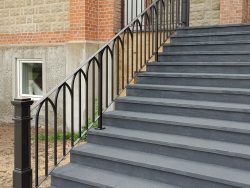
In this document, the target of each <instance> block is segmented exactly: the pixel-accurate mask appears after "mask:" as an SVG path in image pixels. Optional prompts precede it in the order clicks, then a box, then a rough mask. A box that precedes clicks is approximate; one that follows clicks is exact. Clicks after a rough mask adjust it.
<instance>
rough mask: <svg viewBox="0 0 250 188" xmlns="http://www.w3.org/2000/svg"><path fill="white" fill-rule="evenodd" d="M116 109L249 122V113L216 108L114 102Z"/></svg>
mask: <svg viewBox="0 0 250 188" xmlns="http://www.w3.org/2000/svg"><path fill="white" fill-rule="evenodd" d="M116 109H117V110H125V111H134V112H148V113H156V114H169V115H182V116H192V117H201V118H211V119H213V118H214V119H221V120H229V121H230V120H231V121H244V122H250V113H242V112H230V111H219V110H216V109H213V110H209V109H199V108H193V107H182V106H170V105H164V106H163V105H151V104H139V103H127V102H120V101H119V102H116Z"/></svg>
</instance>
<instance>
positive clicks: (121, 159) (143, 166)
mask: <svg viewBox="0 0 250 188" xmlns="http://www.w3.org/2000/svg"><path fill="white" fill-rule="evenodd" d="M71 161H72V162H73V163H78V164H81V165H90V166H92V167H98V168H101V169H105V170H112V171H113V172H117V173H124V174H129V175H131V176H137V177H143V178H146V179H154V181H159V182H163V183H168V184H174V185H177V186H181V187H186V188H194V187H202V188H211V187H213V188H218V187H219V188H225V187H227V188H228V187H250V172H249V171H244V170H239V169H233V168H228V167H223V166H217V165H211V164H205V163H201V162H194V161H189V160H183V159H179V158H172V157H167V156H163V155H156V154H151V153H145V152H139V151H132V150H127V149H121V148H116V147H108V146H103V145H95V144H85V145H82V146H79V147H77V148H75V149H73V150H72V152H71Z"/></svg>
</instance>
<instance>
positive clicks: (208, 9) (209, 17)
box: [190, 0, 220, 26]
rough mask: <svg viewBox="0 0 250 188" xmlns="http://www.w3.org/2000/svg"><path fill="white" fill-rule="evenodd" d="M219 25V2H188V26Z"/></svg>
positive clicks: (214, 0) (191, 0) (205, 0)
mask: <svg viewBox="0 0 250 188" xmlns="http://www.w3.org/2000/svg"><path fill="white" fill-rule="evenodd" d="M219 23H220V0H190V25H191V26H201V25H217V24H219Z"/></svg>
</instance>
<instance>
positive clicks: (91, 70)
mask: <svg viewBox="0 0 250 188" xmlns="http://www.w3.org/2000/svg"><path fill="white" fill-rule="evenodd" d="M188 15H189V1H188V0H155V1H154V2H153V3H152V4H151V5H149V6H148V8H146V9H145V10H144V11H142V13H140V14H139V15H138V16H137V17H136V18H134V19H133V20H132V21H131V22H130V23H128V24H127V26H126V27H124V28H123V29H122V30H121V31H120V32H119V33H118V34H117V35H115V36H114V37H113V38H112V39H111V40H110V41H109V42H108V43H107V44H106V45H104V46H103V47H102V48H101V49H100V50H98V51H97V52H96V53H95V54H94V55H93V56H91V57H90V58H89V59H88V60H87V61H86V62H85V63H83V64H82V65H81V66H80V67H78V68H77V69H76V71H75V72H74V73H73V74H71V75H70V76H68V77H67V78H66V79H65V80H63V81H62V82H61V83H60V84H59V85H57V86H56V87H55V88H54V89H53V90H51V91H50V92H49V93H48V94H47V95H46V96H45V97H43V98H42V99H41V100H40V101H39V102H37V103H35V104H33V105H32V103H33V101H31V99H15V100H14V101H12V103H13V105H14V106H15V115H14V121H15V164H14V166H15V167H14V171H13V187H15V188H17V187H18V188H31V187H39V186H40V185H41V183H42V182H43V181H44V180H45V179H46V178H47V177H48V175H49V174H50V172H51V171H52V170H53V169H54V168H55V167H57V166H58V164H59V163H60V162H61V161H62V159H64V158H65V156H66V155H67V154H68V153H69V152H70V150H71V149H72V148H73V147H74V146H75V145H76V144H77V143H79V142H81V141H84V138H85V136H86V133H87V131H88V130H89V129H90V128H96V129H99V130H100V131H101V130H102V129H104V127H103V124H102V115H103V113H104V112H106V111H107V110H110V109H112V105H113V102H114V101H115V99H116V98H117V97H118V96H120V95H121V94H122V93H123V91H124V90H125V88H126V86H127V85H128V84H130V83H132V82H133V81H134V78H135V75H136V72H139V71H141V70H143V69H144V67H145V65H146V63H147V61H148V60H150V59H152V58H153V59H154V61H157V60H158V50H159V48H160V47H161V46H162V45H163V44H164V43H165V42H166V41H167V40H168V39H169V37H170V35H171V34H173V32H175V31H176V29H177V28H178V27H185V26H188V18H189V16H188ZM31 105H32V106H31ZM30 107H31V108H30ZM31 119H33V120H31Z"/></svg>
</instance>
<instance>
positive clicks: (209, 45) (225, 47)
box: [164, 41, 250, 52]
mask: <svg viewBox="0 0 250 188" xmlns="http://www.w3.org/2000/svg"><path fill="white" fill-rule="evenodd" d="M249 49H250V41H222V42H220V41H219V42H218V41H212V42H211V41H207V42H182V43H174V44H166V45H164V51H165V52H183V51H185V52H190V51H236V52H237V51H249Z"/></svg>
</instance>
